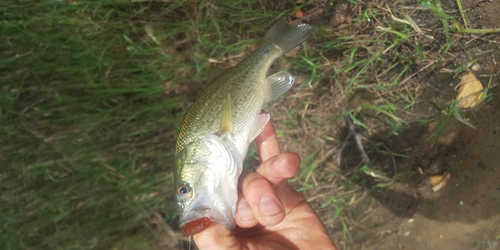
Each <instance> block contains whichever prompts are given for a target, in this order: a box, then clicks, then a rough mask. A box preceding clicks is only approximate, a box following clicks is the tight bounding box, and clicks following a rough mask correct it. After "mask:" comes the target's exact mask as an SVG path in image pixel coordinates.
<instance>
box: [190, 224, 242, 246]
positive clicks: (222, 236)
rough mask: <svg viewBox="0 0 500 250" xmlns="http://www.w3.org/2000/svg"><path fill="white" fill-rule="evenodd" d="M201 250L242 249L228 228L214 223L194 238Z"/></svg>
mask: <svg viewBox="0 0 500 250" xmlns="http://www.w3.org/2000/svg"><path fill="white" fill-rule="evenodd" d="M193 239H194V242H195V243H196V246H197V247H198V248H199V249H200V250H206V249H241V245H240V243H239V241H238V239H236V237H235V236H234V235H233V234H231V231H229V230H228V229H227V228H226V227H224V226H223V225H221V224H217V223H215V222H212V225H211V226H210V227H209V228H207V229H205V230H203V231H201V232H199V233H197V234H195V235H194V236H193Z"/></svg>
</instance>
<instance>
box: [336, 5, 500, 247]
mask: <svg viewBox="0 0 500 250" xmlns="http://www.w3.org/2000/svg"><path fill="white" fill-rule="evenodd" d="M462 2H463V4H464V9H465V10H466V18H467V19H468V21H469V26H470V27H473V28H498V27H499V25H500V15H499V13H500V2H498V1H462ZM494 39H495V41H496V42H497V44H496V45H495V44H493V45H492V47H495V48H497V49H496V50H495V51H494V52H493V53H492V54H489V55H487V56H483V57H482V59H484V60H481V64H480V65H478V66H480V70H479V71H477V72H475V75H477V76H478V78H479V79H480V80H481V82H482V84H483V86H486V85H487V84H488V83H491V82H493V83H494V82H497V83H498V82H499V78H498V73H499V72H500V65H499V64H498V62H499V61H500V53H499V52H498V42H500V37H498V36H497V37H496V38H494ZM486 57H489V59H488V58H486ZM434 81H436V83H435V85H436V86H438V85H439V83H438V82H439V81H447V82H445V85H450V84H449V83H450V81H451V80H450V79H447V80H443V79H439V77H434ZM491 94H492V97H493V98H492V100H491V101H490V102H487V103H485V104H483V105H482V107H481V108H480V109H479V110H476V111H466V116H467V117H468V118H469V121H470V122H471V123H472V124H474V125H475V126H476V129H472V128H470V127H467V126H466V125H464V124H462V123H460V122H458V121H457V120H456V119H454V118H453V117H452V119H451V120H450V122H449V123H448V125H447V126H446V127H445V129H444V131H443V133H442V135H441V136H440V139H439V140H437V141H436V142H434V141H433V140H430V139H429V137H430V135H431V133H432V132H433V131H434V130H435V127H433V124H430V125H424V126H420V125H418V124H410V129H408V130H406V131H403V132H402V133H400V134H399V135H398V136H393V137H392V138H390V139H388V140H386V141H383V143H384V145H386V146H387V147H388V148H390V149H391V150H394V152H397V153H401V154H405V155H408V156H410V157H408V158H404V157H402V158H391V159H388V161H389V162H391V161H392V162H391V163H390V164H389V165H391V166H392V165H393V166H394V170H393V173H392V174H396V173H402V177H401V180H402V181H401V184H400V185H399V186H396V187H391V188H388V189H387V190H384V191H382V192H380V191H376V192H373V191H367V193H369V194H370V195H368V198H366V199H365V200H364V201H363V202H361V203H359V204H358V205H357V208H356V209H353V210H352V211H350V212H349V215H350V217H351V218H357V219H356V220H355V222H350V223H349V228H348V230H349V235H350V237H351V239H349V240H345V238H346V236H345V232H344V234H342V233H341V232H339V231H340V230H339V227H338V225H337V226H333V225H332V226H331V227H329V229H331V230H330V232H331V234H332V237H333V238H334V239H336V241H337V242H345V243H343V244H339V247H340V248H341V249H409V250H413V249H500V151H499V150H500V98H498V96H499V95H500V89H499V88H498V87H496V88H493V89H492V90H491ZM424 98H425V97H424ZM420 111H421V112H425V110H420ZM353 150H356V149H355V148H354V149H353ZM354 154H357V152H354ZM446 172H447V173H449V174H450V178H449V180H448V182H447V183H446V185H445V186H444V187H443V188H441V189H440V190H438V191H437V192H433V191H432V189H431V183H430V176H431V175H435V174H438V173H441V174H442V173H446Z"/></svg>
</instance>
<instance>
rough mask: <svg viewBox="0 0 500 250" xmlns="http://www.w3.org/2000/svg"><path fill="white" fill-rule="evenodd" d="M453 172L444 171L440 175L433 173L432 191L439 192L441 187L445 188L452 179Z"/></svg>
mask: <svg viewBox="0 0 500 250" xmlns="http://www.w3.org/2000/svg"><path fill="white" fill-rule="evenodd" d="M450 177H451V174H450V173H449V172H444V173H443V174H439V175H432V176H431V183H432V191H434V192H437V191H439V189H441V188H443V187H444V185H446V183H447V182H448V180H449V179H450Z"/></svg>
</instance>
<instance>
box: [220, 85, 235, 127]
mask: <svg viewBox="0 0 500 250" xmlns="http://www.w3.org/2000/svg"><path fill="white" fill-rule="evenodd" d="M220 130H221V131H228V132H233V124H232V121H231V96H230V95H229V94H228V95H227V98H226V101H225V102H224V106H222V116H221V121H220Z"/></svg>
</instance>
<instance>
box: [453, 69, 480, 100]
mask: <svg viewBox="0 0 500 250" xmlns="http://www.w3.org/2000/svg"><path fill="white" fill-rule="evenodd" d="M457 87H458V94H457V97H456V99H457V107H458V108H460V109H468V108H473V107H475V106H477V105H479V104H480V103H481V102H482V101H483V93H484V90H483V85H482V84H481V82H480V81H479V80H478V79H477V78H476V77H475V76H474V74H473V73H472V71H470V70H467V71H466V72H465V74H464V75H463V76H462V78H461V79H460V84H459V85H458V86H457Z"/></svg>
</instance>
